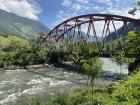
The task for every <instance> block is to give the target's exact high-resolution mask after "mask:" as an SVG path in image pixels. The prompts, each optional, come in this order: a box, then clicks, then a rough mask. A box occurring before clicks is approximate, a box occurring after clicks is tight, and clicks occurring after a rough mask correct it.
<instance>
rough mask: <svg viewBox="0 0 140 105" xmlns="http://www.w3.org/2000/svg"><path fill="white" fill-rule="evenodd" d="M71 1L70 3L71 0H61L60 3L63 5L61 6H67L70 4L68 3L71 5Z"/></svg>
mask: <svg viewBox="0 0 140 105" xmlns="http://www.w3.org/2000/svg"><path fill="white" fill-rule="evenodd" d="M71 3H72V1H71V0H63V3H62V5H63V6H65V7H67V6H70V5H71Z"/></svg>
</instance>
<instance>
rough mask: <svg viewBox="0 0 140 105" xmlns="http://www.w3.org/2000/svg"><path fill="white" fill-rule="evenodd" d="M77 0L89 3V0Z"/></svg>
mask: <svg viewBox="0 0 140 105" xmlns="http://www.w3.org/2000/svg"><path fill="white" fill-rule="evenodd" d="M77 1H78V2H81V3H89V0H77Z"/></svg>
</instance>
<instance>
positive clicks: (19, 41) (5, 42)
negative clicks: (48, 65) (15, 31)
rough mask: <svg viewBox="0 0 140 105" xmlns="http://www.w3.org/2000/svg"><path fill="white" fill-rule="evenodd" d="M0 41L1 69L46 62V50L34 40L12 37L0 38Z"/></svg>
mask: <svg viewBox="0 0 140 105" xmlns="http://www.w3.org/2000/svg"><path fill="white" fill-rule="evenodd" d="M0 40H1V42H0V67H1V68H5V69H8V68H10V67H11V66H13V65H15V66H16V65H17V66H26V65H30V64H43V63H45V62H46V61H47V53H48V50H47V48H45V47H43V46H42V45H40V44H38V43H37V41H36V40H26V39H23V38H21V37H17V36H12V35H11V36H6V37H3V36H0Z"/></svg>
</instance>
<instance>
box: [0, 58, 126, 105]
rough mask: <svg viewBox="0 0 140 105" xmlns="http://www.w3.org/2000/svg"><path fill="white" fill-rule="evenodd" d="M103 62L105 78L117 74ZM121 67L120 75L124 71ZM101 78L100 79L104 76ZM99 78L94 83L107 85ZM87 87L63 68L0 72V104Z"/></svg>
mask: <svg viewBox="0 0 140 105" xmlns="http://www.w3.org/2000/svg"><path fill="white" fill-rule="evenodd" d="M101 59H102V60H103V62H104V66H103V70H104V72H105V71H106V72H107V73H105V75H108V76H110V77H111V76H113V74H114V73H120V68H119V66H118V65H116V64H115V63H112V62H111V61H110V59H108V58H101ZM126 67H127V66H124V68H123V74H127V73H128V70H127V68H126ZM105 75H103V76H105ZM108 81H110V82H111V81H112V80H105V79H103V78H100V79H99V80H98V81H97V82H98V83H100V84H102V83H109V82H108ZM86 86H87V80H86V77H85V76H84V75H81V74H78V73H74V72H70V71H66V70H65V69H63V68H41V69H37V70H32V69H30V70H13V71H11V70H7V71H6V72H4V73H0V105H24V103H25V102H26V100H27V99H26V98H27V97H29V96H34V95H36V96H37V97H38V98H40V99H45V98H46V99H47V98H49V97H52V96H54V95H55V94H58V93H65V94H67V93H70V92H71V91H73V90H74V89H78V88H84V87H86Z"/></svg>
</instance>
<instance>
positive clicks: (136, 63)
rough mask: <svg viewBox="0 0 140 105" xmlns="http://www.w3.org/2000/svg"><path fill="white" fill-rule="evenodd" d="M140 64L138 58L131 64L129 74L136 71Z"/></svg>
mask: <svg viewBox="0 0 140 105" xmlns="http://www.w3.org/2000/svg"><path fill="white" fill-rule="evenodd" d="M139 66H140V59H138V60H136V61H135V62H134V63H131V64H129V66H128V71H129V74H131V73H132V72H134V71H135V70H136V69H137V68H138V67H139Z"/></svg>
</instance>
